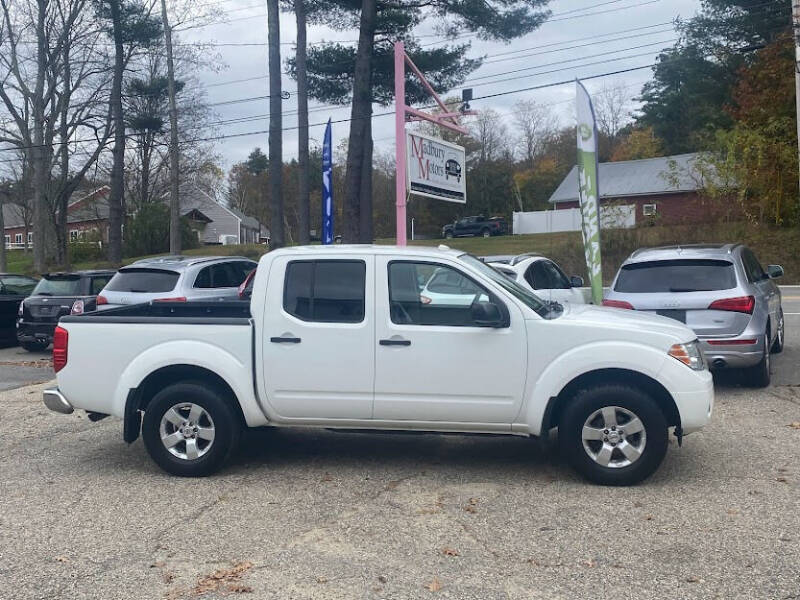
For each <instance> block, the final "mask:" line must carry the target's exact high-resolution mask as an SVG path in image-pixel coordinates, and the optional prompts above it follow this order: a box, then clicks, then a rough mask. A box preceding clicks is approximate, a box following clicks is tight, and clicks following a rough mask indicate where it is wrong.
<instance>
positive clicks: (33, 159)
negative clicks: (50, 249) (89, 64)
mask: <svg viewBox="0 0 800 600" xmlns="http://www.w3.org/2000/svg"><path fill="white" fill-rule="evenodd" d="M46 10H47V9H46V5H45V4H44V3H42V2H40V3H38V13H37V19H36V47H37V49H36V63H37V65H36V67H37V71H36V88H35V90H34V93H33V98H32V101H31V117H33V140H32V141H33V148H31V149H30V150H28V151H29V152H30V160H29V161H28V162H29V164H30V166H31V169H32V170H33V268H34V270H35V271H36V272H37V273H44V271H45V270H46V267H47V246H46V245H45V239H46V237H47V235H46V233H47V213H48V210H47V183H48V180H49V169H48V165H47V164H46V163H47V151H46V149H45V147H44V126H45V124H44V110H45V106H44V104H45V103H44V84H45V75H46V73H45V71H46V69H47V39H46V36H45V17H46Z"/></svg>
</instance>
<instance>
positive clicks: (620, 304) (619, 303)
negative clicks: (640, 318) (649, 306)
mask: <svg viewBox="0 0 800 600" xmlns="http://www.w3.org/2000/svg"><path fill="white" fill-rule="evenodd" d="M603 306H610V307H611V308H625V309H627V310H633V304H631V303H630V302H625V300H603Z"/></svg>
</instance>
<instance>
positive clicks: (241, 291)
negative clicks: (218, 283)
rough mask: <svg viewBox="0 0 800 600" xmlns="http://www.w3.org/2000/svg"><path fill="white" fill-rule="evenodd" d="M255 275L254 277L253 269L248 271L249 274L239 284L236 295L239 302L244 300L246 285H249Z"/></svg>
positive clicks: (254, 271)
mask: <svg viewBox="0 0 800 600" xmlns="http://www.w3.org/2000/svg"><path fill="white" fill-rule="evenodd" d="M255 275H256V270H255V269H253V270H252V271H250V273H248V274H247V277H245V278H244V281H243V282H242V283H241V284H239V290H238V293H239V299H240V300H244V293H245V292H246V291H247V285H248V284H249V283H250V280H252V279H253V277H255Z"/></svg>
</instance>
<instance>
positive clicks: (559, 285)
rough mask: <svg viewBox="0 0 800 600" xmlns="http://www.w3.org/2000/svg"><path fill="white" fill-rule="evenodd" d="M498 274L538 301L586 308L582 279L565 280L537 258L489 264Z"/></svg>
mask: <svg viewBox="0 0 800 600" xmlns="http://www.w3.org/2000/svg"><path fill="white" fill-rule="evenodd" d="M487 263H488V264H489V265H491V266H493V267H495V268H496V269H497V270H498V271H500V272H501V273H503V274H505V275H507V276H508V277H510V278H511V279H513V280H514V281H516V282H517V283H519V284H520V285H521V286H523V287H527V288H528V289H530V290H531V291H532V292H533V293H534V294H536V295H537V296H539V297H540V298H541V299H542V300H547V301H549V302H561V303H564V302H569V303H572V304H586V295H585V294H584V292H583V290H581V289H580V288H582V287H583V278H582V277H578V276H577V275H573V276H572V277H567V276H566V275H565V274H564V271H562V270H561V267H559V266H558V265H557V264H556V263H555V262H553V261H552V260H550V259H549V258H547V257H545V256H542V255H541V254H536V253H533V252H531V253H528V254H520V255H518V256H514V257H512V258H511V259H510V260H509V261H508V262H505V263H503V262H489V261H488V259H487Z"/></svg>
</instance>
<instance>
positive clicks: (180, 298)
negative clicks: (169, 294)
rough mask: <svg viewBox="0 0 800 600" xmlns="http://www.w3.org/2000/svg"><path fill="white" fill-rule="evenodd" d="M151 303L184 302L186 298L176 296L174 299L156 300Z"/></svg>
mask: <svg viewBox="0 0 800 600" xmlns="http://www.w3.org/2000/svg"><path fill="white" fill-rule="evenodd" d="M153 302H186V296H176V297H175V298H156V299H155V300H153Z"/></svg>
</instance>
